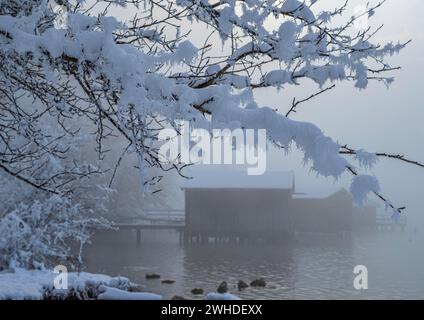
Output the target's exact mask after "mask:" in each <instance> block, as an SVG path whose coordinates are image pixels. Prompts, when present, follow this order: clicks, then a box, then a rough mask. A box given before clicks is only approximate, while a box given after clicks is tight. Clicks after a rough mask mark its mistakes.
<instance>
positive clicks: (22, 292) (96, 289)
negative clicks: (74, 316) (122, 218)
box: [0, 269, 161, 300]
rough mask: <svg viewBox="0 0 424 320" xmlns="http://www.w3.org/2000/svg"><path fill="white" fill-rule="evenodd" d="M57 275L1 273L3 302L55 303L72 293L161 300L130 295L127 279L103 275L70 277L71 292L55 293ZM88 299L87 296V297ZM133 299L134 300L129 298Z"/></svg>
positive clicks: (69, 274) (75, 274) (131, 284)
mask: <svg viewBox="0 0 424 320" xmlns="http://www.w3.org/2000/svg"><path fill="white" fill-rule="evenodd" d="M57 276H58V274H57V273H56V274H55V273H53V271H52V270H43V271H40V270H24V269H16V270H15V272H0V300H1V299H17V300H22V299H34V300H39V299H44V298H45V297H46V296H48V297H50V298H52V299H54V298H60V297H64V296H67V295H68V294H69V293H71V292H73V293H74V294H75V295H79V296H80V297H81V298H86V297H88V298H90V297H93V298H98V299H122V296H123V293H125V294H126V296H125V299H134V298H135V299H141V300H146V299H147V300H149V299H158V298H159V299H160V298H161V296H159V295H154V294H149V293H142V292H129V291H128V290H130V289H131V288H134V287H136V285H135V284H133V283H131V282H130V281H129V280H128V279H127V278H125V277H110V276H107V275H103V274H92V273H87V272H80V273H76V272H70V273H68V279H67V282H68V283H67V285H68V286H67V287H68V289H55V288H54V280H55V278H56V277H57ZM87 295H88V296H87ZM130 295H133V296H131V298H130Z"/></svg>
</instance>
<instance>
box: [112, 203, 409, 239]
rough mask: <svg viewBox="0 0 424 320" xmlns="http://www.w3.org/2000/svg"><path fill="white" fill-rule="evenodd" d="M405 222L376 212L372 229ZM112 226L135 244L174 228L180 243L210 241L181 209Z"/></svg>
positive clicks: (400, 226)
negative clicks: (131, 234) (146, 233)
mask: <svg viewBox="0 0 424 320" xmlns="http://www.w3.org/2000/svg"><path fill="white" fill-rule="evenodd" d="M406 222H407V221H406V217H405V216H402V217H401V218H400V220H399V221H393V219H391V217H390V216H389V215H387V214H377V216H376V218H375V224H373V225H374V230H375V229H377V230H378V231H396V230H400V231H404V230H405V228H406V224H407V223H406ZM114 226H115V227H117V228H119V229H120V230H130V231H135V233H136V242H137V245H140V244H141V236H142V230H175V231H177V232H178V234H179V242H180V243H183V242H186V243H204V242H209V241H210V239H209V237H208V236H203V237H202V236H201V235H200V234H195V233H190V232H187V230H186V228H185V213H184V211H183V210H148V211H144V212H143V214H142V215H140V216H139V217H137V218H133V219H131V220H130V221H125V222H120V223H116V224H115V225H114ZM371 227H372V226H371ZM211 238H212V242H213V243H228V242H236V243H240V242H241V243H245V242H246V241H247V242H249V241H248V240H249V237H248V236H245V237H243V236H240V237H234V236H233V237H230V236H228V235H225V234H223V235H221V236H217V235H215V236H211Z"/></svg>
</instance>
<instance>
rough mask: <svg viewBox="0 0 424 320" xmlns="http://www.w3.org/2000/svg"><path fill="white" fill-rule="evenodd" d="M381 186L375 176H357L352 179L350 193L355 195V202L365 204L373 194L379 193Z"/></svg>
mask: <svg viewBox="0 0 424 320" xmlns="http://www.w3.org/2000/svg"><path fill="white" fill-rule="evenodd" d="M379 191H380V185H379V183H378V180H377V178H376V177H375V176H370V175H357V176H355V177H354V178H353V179H352V184H351V185H350V192H351V193H352V195H353V201H354V202H355V203H357V204H363V203H364V202H365V201H366V200H367V197H368V194H369V193H371V192H379Z"/></svg>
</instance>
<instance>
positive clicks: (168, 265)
mask: <svg viewBox="0 0 424 320" xmlns="http://www.w3.org/2000/svg"><path fill="white" fill-rule="evenodd" d="M420 243H422V242H421V241H420V240H419V237H418V236H417V235H407V234H404V233H402V234H394V233H393V234H383V233H381V234H376V235H372V236H369V235H368V236H366V235H363V236H360V237H359V236H358V237H357V236H355V237H354V238H353V239H346V238H345V239H341V238H327V239H325V238H324V239H323V238H322V237H318V238H311V237H307V238H304V237H303V236H302V237H298V238H297V240H296V241H295V242H294V243H292V244H290V245H285V246H281V245H279V246H278V245H268V244H256V245H214V244H209V245H184V246H181V245H179V244H178V235H177V234H176V233H174V232H172V231H169V232H168V231H160V232H157V231H156V232H153V231H151V232H150V231H149V232H147V231H146V232H145V233H144V234H143V241H142V244H141V246H140V247H137V246H136V244H135V235H133V234H131V233H128V232H116V233H114V234H111V233H107V234H99V235H97V236H96V237H95V239H94V242H93V245H92V246H90V247H89V248H88V250H87V253H86V262H87V269H88V271H91V272H100V273H107V274H111V275H122V276H126V277H128V278H130V279H131V280H132V281H133V282H136V283H139V284H142V285H143V286H144V287H145V289H146V290H147V291H151V292H155V293H160V294H162V295H164V297H165V298H171V297H172V296H174V295H184V296H186V297H189V298H196V297H195V296H193V295H192V294H191V293H190V291H191V289H193V288H195V287H198V288H203V289H204V290H205V292H209V291H215V290H216V288H217V286H218V285H219V283H220V282H221V281H227V282H228V283H229V288H230V291H231V292H233V293H235V294H237V295H239V296H240V297H242V298H244V299H364V298H381V299H394V298H412V299H421V298H424V255H423V252H422V249H421V248H422V246H420ZM359 264H362V265H365V266H367V268H368V278H369V289H368V290H365V291H357V290H355V289H354V287H353V279H354V276H355V275H354V274H353V268H354V267H355V266H356V265H359ZM149 272H155V273H159V274H160V275H161V280H164V279H171V280H175V281H176V282H175V283H174V284H162V283H161V280H146V279H145V274H146V273H149ZM259 277H263V278H265V280H266V281H267V287H266V288H256V289H254V288H248V289H246V290H243V291H240V292H239V291H238V290H237V288H236V285H237V282H238V280H243V281H245V282H248V283H249V282H250V281H252V280H253V279H256V278H259ZM198 298H202V297H201V296H200V297H198Z"/></svg>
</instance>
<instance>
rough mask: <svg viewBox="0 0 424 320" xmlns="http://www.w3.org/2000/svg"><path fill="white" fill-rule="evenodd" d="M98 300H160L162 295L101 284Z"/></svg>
mask: <svg viewBox="0 0 424 320" xmlns="http://www.w3.org/2000/svg"><path fill="white" fill-rule="evenodd" d="M99 291H100V292H101V293H100V294H99V296H98V299H99V300H161V299H162V296H161V295H158V294H154V293H148V292H129V291H125V290H121V289H117V288H112V287H108V286H105V285H101V286H100V287H99Z"/></svg>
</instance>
